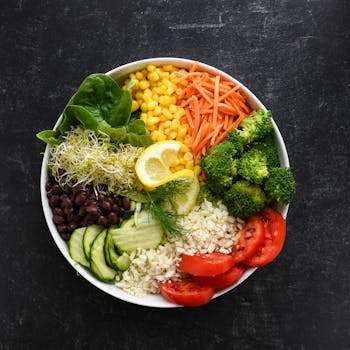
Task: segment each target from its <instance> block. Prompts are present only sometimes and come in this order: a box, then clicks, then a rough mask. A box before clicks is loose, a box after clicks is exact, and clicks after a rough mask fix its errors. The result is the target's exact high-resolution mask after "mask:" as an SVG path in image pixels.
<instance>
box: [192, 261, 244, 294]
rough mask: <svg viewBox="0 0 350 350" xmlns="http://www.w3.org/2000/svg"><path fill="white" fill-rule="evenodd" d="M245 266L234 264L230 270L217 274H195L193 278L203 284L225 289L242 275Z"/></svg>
mask: <svg viewBox="0 0 350 350" xmlns="http://www.w3.org/2000/svg"><path fill="white" fill-rule="evenodd" d="M244 270H245V268H244V267H243V266H241V265H234V266H233V267H231V268H230V269H229V270H228V271H226V272H224V273H221V274H220V275H216V276H212V277H210V276H193V277H192V278H193V280H194V281H195V282H197V283H199V284H200V285H202V286H209V287H213V288H216V289H223V288H226V287H229V286H232V285H234V284H235V283H236V282H237V281H238V280H239V279H240V278H241V276H242V274H243V272H244Z"/></svg>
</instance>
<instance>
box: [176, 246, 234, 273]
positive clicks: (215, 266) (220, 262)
mask: <svg viewBox="0 0 350 350" xmlns="http://www.w3.org/2000/svg"><path fill="white" fill-rule="evenodd" d="M233 263H234V259H233V257H232V255H228V254H221V253H216V252H214V253H208V254H195V255H187V254H182V256H181V261H180V265H179V270H180V271H182V272H186V273H189V274H190V275H193V276H215V275H219V274H220V273H224V272H226V271H227V270H229V269H230V268H231V267H232V266H233Z"/></svg>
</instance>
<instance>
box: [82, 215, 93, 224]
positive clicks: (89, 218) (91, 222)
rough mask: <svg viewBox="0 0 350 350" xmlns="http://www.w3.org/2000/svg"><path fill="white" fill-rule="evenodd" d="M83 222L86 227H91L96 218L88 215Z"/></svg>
mask: <svg viewBox="0 0 350 350" xmlns="http://www.w3.org/2000/svg"><path fill="white" fill-rule="evenodd" d="M83 221H84V222H85V225H86V226H89V225H92V224H94V223H95V222H96V216H95V215H91V214H88V215H86V216H85V218H84V220H83ZM85 225H84V226H85Z"/></svg>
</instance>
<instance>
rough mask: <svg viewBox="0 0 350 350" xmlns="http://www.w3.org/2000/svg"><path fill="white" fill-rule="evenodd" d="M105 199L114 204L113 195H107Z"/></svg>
mask: <svg viewBox="0 0 350 350" xmlns="http://www.w3.org/2000/svg"><path fill="white" fill-rule="evenodd" d="M107 200H108V202H109V203H111V205H113V204H114V199H113V197H111V196H108V197H107Z"/></svg>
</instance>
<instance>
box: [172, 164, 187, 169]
mask: <svg viewBox="0 0 350 350" xmlns="http://www.w3.org/2000/svg"><path fill="white" fill-rule="evenodd" d="M183 169H185V166H184V165H183V164H180V165H178V166H177V167H175V168H174V171H180V170H183Z"/></svg>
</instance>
